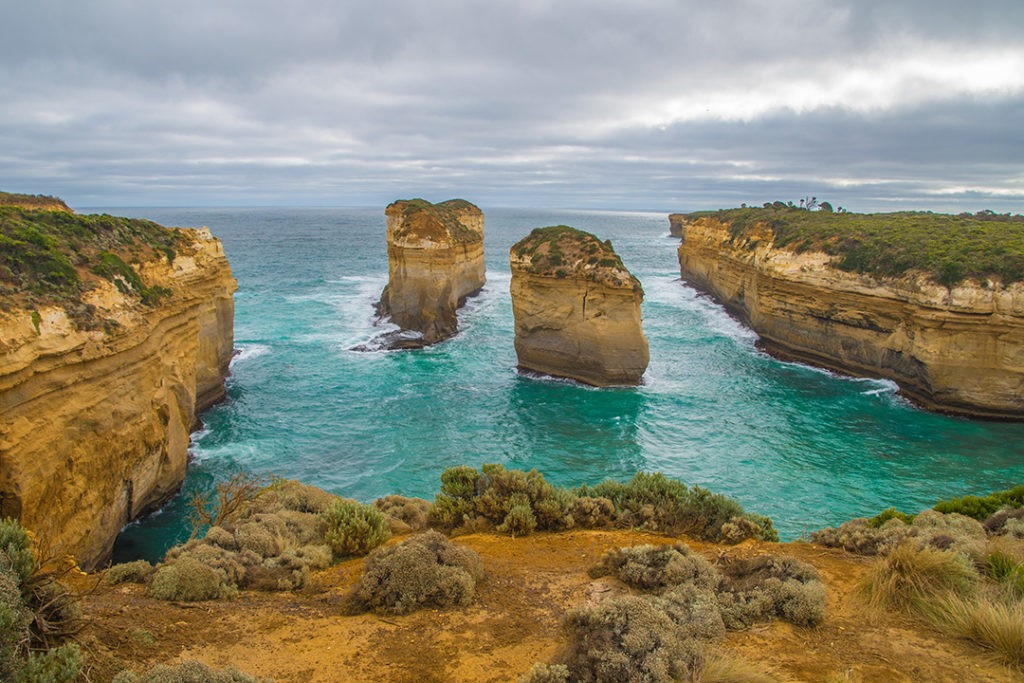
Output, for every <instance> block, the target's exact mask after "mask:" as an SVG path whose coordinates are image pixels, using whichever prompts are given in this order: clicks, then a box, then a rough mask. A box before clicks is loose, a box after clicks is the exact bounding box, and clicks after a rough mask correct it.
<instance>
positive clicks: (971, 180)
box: [0, 0, 1024, 213]
mask: <svg viewBox="0 0 1024 683" xmlns="http://www.w3.org/2000/svg"><path fill="white" fill-rule="evenodd" d="M0 16H2V17H3V20H2V21H0V190H5V191H10V192H28V193H33V194H35V193H42V194H55V195H58V196H61V197H63V198H64V199H65V200H66V201H68V203H69V204H71V205H72V206H73V207H76V208H77V207H89V206H124V207H129V206H261V205H276V206H305V205H313V206H344V205H359V206H374V205H380V206H384V205H386V204H387V203H388V202H390V201H392V200H394V199H397V198H403V197H414V196H421V197H425V198H427V199H431V200H433V201H440V200H443V199H447V198H450V197H463V198H465V199H468V200H470V201H473V202H475V203H477V204H479V205H481V206H526V207H538V208H541V207H551V208H556V207H559V208H594V209H624V210H651V211H689V210H698V209H714V208H723V207H731V206H738V205H740V204H741V203H744V202H745V203H748V204H761V203H763V202H765V201H773V200H776V199H781V200H792V201H796V200H798V199H799V198H801V197H805V196H815V197H817V198H818V199H819V200H823V199H824V200H828V201H829V202H831V203H832V204H833V205H834V206H844V207H846V208H848V209H850V210H853V211H879V210H897V209H923V210H935V211H961V210H971V211H975V210H979V209H992V210H995V211H998V212H1001V213H1002V212H1007V211H1012V212H1014V213H1020V212H1024V40H1022V38H1021V35H1022V33H1024V2H1021V0H1005V1H995V0H972V1H971V2H964V1H963V0H956V1H949V0H920V1H919V0H716V1H714V2H711V1H709V0H700V1H691V0H628V1H627V0H622V1H611V0H516V1H514V2H508V1H506V0H429V1H424V0H416V1H414V0H372V1H369V0H367V1H363V2H357V1H355V0H288V1H287V2H284V1H270V0H217V1H216V2H211V1H210V0H177V1H176V2H166V1H163V2H151V1H149V0H89V2H76V1H74V0H63V1H56V0H30V1H29V0H0Z"/></svg>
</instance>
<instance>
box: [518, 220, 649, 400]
mask: <svg viewBox="0 0 1024 683" xmlns="http://www.w3.org/2000/svg"><path fill="white" fill-rule="evenodd" d="M510 258H511V264H512V285H511V290H512V312H513V315H514V316H515V347H516V354H517V356H518V357H519V367H520V368H521V369H524V370H530V371H534V372H540V373H544V374H547V375H555V376H558V377H568V378H570V379H575V380H578V381H580V382H584V383H586V384H592V385H595V386H613V385H630V384H639V383H640V381H641V378H642V377H643V374H644V370H646V369H647V363H648V360H649V355H648V349H647V338H646V337H644V333H643V329H642V328H641V324H640V303H641V302H642V301H643V297H644V293H643V289H642V288H641V286H640V282H639V281H638V280H637V279H636V278H635V277H633V275H632V274H631V273H630V272H629V271H628V270H626V268H625V266H623V265H622V261H621V259H619V257H618V255H616V253H615V251H614V250H613V249H612V246H611V243H610V242H602V241H601V240H599V239H598V238H597V237H595V236H594V235H591V234H590V233H587V232H583V231H581V230H576V229H575V228H570V227H568V226H565V225H558V226H553V227H548V228H537V229H536V230H534V231H533V232H531V233H530V234H529V235H528V236H527V237H525V238H524V239H522V240H520V241H519V242H517V243H516V244H515V245H514V246H513V247H512V249H511V251H510Z"/></svg>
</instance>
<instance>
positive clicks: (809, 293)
mask: <svg viewBox="0 0 1024 683" xmlns="http://www.w3.org/2000/svg"><path fill="white" fill-rule="evenodd" d="M679 226H680V227H679V230H680V233H681V237H682V244H681V245H680V247H679V264H680V268H681V271H682V276H683V278H684V279H685V280H687V281H689V282H691V283H693V284H694V286H696V287H698V288H700V289H703V290H705V291H707V292H709V293H710V294H712V295H713V296H714V297H715V298H717V299H718V300H719V301H721V302H722V303H723V304H724V305H725V306H726V307H727V308H728V309H729V310H730V311H732V312H733V313H734V314H736V315H737V316H739V317H740V318H741V319H742V320H743V321H744V322H745V323H747V324H748V325H750V327H751V328H753V329H754V331H755V332H757V333H758V335H760V337H761V341H762V342H763V344H764V346H765V348H766V349H767V350H769V351H771V352H773V353H775V354H777V355H780V356H782V357H787V358H792V359H795V360H800V361H804V362H808V363H812V364H815V365H820V366H824V367H826V368H831V369H834V370H838V371H840V372H844V373H849V374H854V375H861V376H870V377H884V378H889V379H892V380H894V381H895V382H897V383H898V384H899V385H900V388H901V389H902V391H903V392H904V393H905V394H906V395H908V396H909V397H910V398H912V399H913V400H915V401H916V402H918V403H920V404H921V405H923V406H924V407H927V408H930V409H934V410H941V411H945V412H951V413H958V414H963V415H968V416H976V417H990V418H1003V419H1014V420H1021V419H1024V286H1022V285H1021V284H1020V283H1015V284H1013V285H1011V286H1009V287H1004V286H1002V285H1001V284H1000V283H998V282H992V281H988V282H986V283H984V284H983V285H982V284H978V283H975V282H972V281H965V282H963V283H961V284H960V285H958V286H955V287H953V288H952V289H951V290H950V289H947V288H946V287H943V286H941V285H938V284H936V283H934V282H933V281H931V280H929V279H928V278H926V277H924V276H923V275H908V276H906V277H903V278H899V279H883V280H880V279H876V278H873V277H871V276H868V275H861V274H857V273H850V272H844V271H841V270H838V269H836V268H834V267H832V266H830V260H831V257H830V256H828V255H826V254H824V253H821V252H806V253H803V254H796V253H794V252H793V251H789V250H785V249H775V248H774V247H773V239H774V234H773V233H772V231H771V229H770V228H769V227H768V226H767V224H763V223H762V224H759V225H758V226H757V228H756V229H755V230H753V231H751V232H750V233H749V234H748V235H747V236H746V237H740V238H737V239H736V240H735V241H734V240H733V239H732V237H731V235H730V233H729V230H728V225H727V224H725V223H722V222H721V221H719V220H718V219H717V218H713V217H701V218H697V219H696V220H693V221H680V223H679Z"/></svg>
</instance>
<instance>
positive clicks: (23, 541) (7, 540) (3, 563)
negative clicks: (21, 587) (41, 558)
mask: <svg viewBox="0 0 1024 683" xmlns="http://www.w3.org/2000/svg"><path fill="white" fill-rule="evenodd" d="M5 567H9V568H10V569H11V570H12V571H13V572H14V574H15V576H17V580H18V583H19V584H22V583H25V582H26V581H28V579H29V577H30V576H32V570H33V569H34V568H35V558H33V557H32V539H31V538H29V535H28V531H27V530H25V528H24V527H22V526H21V524H19V523H18V522H17V521H15V520H13V519H0V569H3V568H5Z"/></svg>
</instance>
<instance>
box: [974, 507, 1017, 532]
mask: <svg viewBox="0 0 1024 683" xmlns="http://www.w3.org/2000/svg"><path fill="white" fill-rule="evenodd" d="M1021 520H1024V507H1017V508H1014V507H1004V508H1002V509H1000V510H997V511H996V512H993V513H992V514H991V515H989V516H988V517H987V518H986V519H985V521H984V522H983V523H982V526H983V527H985V531H986V532H987V533H989V534H1004V533H1010V534H1011V535H1019V536H1022V537H1024V534H1013V533H1012V532H1013V530H1014V527H1015V526H1016V525H1014V524H1012V522H1018V523H1019V522H1020V521H1021ZM1008 523H1010V524H1009V528H1007V524H1008Z"/></svg>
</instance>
